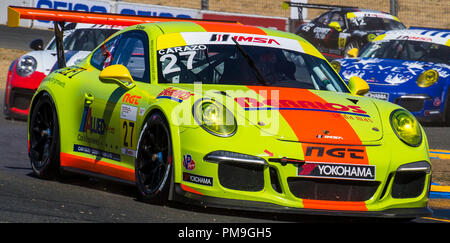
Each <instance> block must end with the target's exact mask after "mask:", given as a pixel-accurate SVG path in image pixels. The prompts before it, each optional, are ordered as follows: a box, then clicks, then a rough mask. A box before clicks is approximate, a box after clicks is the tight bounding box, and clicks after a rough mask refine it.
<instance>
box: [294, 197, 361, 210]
mask: <svg viewBox="0 0 450 243" xmlns="http://www.w3.org/2000/svg"><path fill="white" fill-rule="evenodd" d="M303 207H304V208H309V209H326V210H343V211H367V207H366V204H365V203H364V202H337V201H322V200H310V199H303Z"/></svg>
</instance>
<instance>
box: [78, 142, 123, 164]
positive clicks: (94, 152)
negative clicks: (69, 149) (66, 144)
mask: <svg viewBox="0 0 450 243" xmlns="http://www.w3.org/2000/svg"><path fill="white" fill-rule="evenodd" d="M73 151H74V152H79V153H85V154H90V155H94V156H100V157H103V158H107V159H111V160H115V161H120V155H119V154H115V153H110V152H106V151H103V150H100V149H95V148H91V147H86V146H83V145H78V144H74V146H73Z"/></svg>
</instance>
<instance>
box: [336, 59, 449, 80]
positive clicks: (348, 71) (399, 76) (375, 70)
mask: <svg viewBox="0 0 450 243" xmlns="http://www.w3.org/2000/svg"><path fill="white" fill-rule="evenodd" d="M336 61H338V62H339V63H340V64H341V70H340V74H341V76H342V78H344V80H346V81H348V80H349V79H350V77H352V76H358V77H360V78H362V79H364V80H365V81H367V82H368V83H369V84H374V85H376V84H379V85H399V84H403V83H406V82H408V81H413V82H415V81H416V80H417V78H418V77H419V75H420V74H422V73H423V72H424V71H426V70H429V69H434V70H436V71H437V72H438V73H439V76H440V77H444V78H446V77H448V76H450V66H448V65H445V64H436V63H432V62H420V61H406V60H398V59H380V58H355V59H337V60H336Z"/></svg>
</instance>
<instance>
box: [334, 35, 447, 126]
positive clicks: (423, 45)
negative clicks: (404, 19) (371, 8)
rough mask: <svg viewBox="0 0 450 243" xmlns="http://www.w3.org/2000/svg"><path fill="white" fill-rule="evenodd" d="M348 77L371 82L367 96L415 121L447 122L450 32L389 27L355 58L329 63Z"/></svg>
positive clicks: (346, 78)
mask: <svg viewBox="0 0 450 243" xmlns="http://www.w3.org/2000/svg"><path fill="white" fill-rule="evenodd" d="M333 64H334V65H335V66H336V67H337V68H338V69H339V68H340V71H339V73H340V74H341V76H342V77H343V78H344V80H348V79H349V78H350V77H352V76H358V77H360V78H362V79H364V80H365V81H367V82H368V83H369V86H370V90H371V92H369V93H368V96H370V97H374V98H378V99H382V100H387V101H390V102H393V103H396V104H399V105H400V106H402V107H404V108H405V109H407V110H409V111H410V112H411V113H412V114H413V115H415V116H416V117H417V118H418V119H419V120H421V121H426V122H446V123H449V124H450V96H449V94H450V93H449V92H450V90H449V87H450V31H449V30H433V29H424V28H416V29H408V30H399V31H388V32H386V33H385V34H383V35H380V36H378V37H377V38H376V39H375V40H374V41H373V42H371V43H370V44H368V45H367V46H365V47H364V48H363V49H362V50H361V51H360V55H359V57H358V58H354V59H352V58H349V59H336V60H334V63H333Z"/></svg>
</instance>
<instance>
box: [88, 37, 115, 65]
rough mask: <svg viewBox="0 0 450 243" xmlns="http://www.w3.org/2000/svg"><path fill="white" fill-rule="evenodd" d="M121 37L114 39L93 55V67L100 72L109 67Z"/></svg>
mask: <svg viewBox="0 0 450 243" xmlns="http://www.w3.org/2000/svg"><path fill="white" fill-rule="evenodd" d="M119 37H120V36H117V37H114V38H113V39H111V40H109V41H108V42H106V43H104V44H102V45H101V46H100V47H99V48H98V49H97V50H96V51H95V52H94V54H92V58H91V65H92V66H94V67H96V68H97V69H99V70H103V68H105V67H107V66H109V65H110V64H111V61H112V58H113V57H112V55H113V54H114V50H115V49H116V46H117V42H118V40H119Z"/></svg>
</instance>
